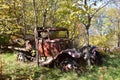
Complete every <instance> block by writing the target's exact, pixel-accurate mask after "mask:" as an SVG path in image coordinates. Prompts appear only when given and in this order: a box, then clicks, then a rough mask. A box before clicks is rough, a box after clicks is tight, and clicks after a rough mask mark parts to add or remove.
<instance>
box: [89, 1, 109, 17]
mask: <svg viewBox="0 0 120 80" xmlns="http://www.w3.org/2000/svg"><path fill="white" fill-rule="evenodd" d="M109 3H110V1H108V2H107V3H106V4H104V5H101V6H100V7H99V8H98V9H97V10H96V11H95V12H94V13H93V14H92V15H91V18H92V17H94V16H95V14H96V13H97V12H98V11H100V10H101V9H102V8H104V7H105V6H107V5H108V4H109Z"/></svg>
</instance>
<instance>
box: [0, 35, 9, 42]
mask: <svg viewBox="0 0 120 80" xmlns="http://www.w3.org/2000/svg"><path fill="white" fill-rule="evenodd" d="M8 43H9V36H8V35H0V44H8Z"/></svg>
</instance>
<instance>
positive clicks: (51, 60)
mask: <svg viewBox="0 0 120 80" xmlns="http://www.w3.org/2000/svg"><path fill="white" fill-rule="evenodd" d="M34 37H35V43H36V61H37V65H38V66H39V65H41V66H47V67H51V68H54V67H57V68H60V69H61V70H64V71H69V70H75V71H82V70H83V69H82V70H81V69H80V67H82V68H85V66H86V65H87V60H88V59H89V60H90V63H91V64H93V65H94V64H101V63H102V56H101V54H100V52H99V51H98V50H97V47H95V46H84V47H82V48H80V49H79V51H77V50H75V49H73V48H72V42H71V40H70V39H69V32H68V29H66V28H58V27H57V28H56V27H38V28H37V29H36V30H35V33H34ZM88 49H89V54H88V52H87V50H88ZM22 53H24V54H26V51H22ZM29 53H30V54H31V52H27V55H29ZM34 57H35V56H34ZM28 58H29V57H28ZM42 58H44V60H41V59H42Z"/></svg>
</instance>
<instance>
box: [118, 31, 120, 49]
mask: <svg viewBox="0 0 120 80" xmlns="http://www.w3.org/2000/svg"><path fill="white" fill-rule="evenodd" d="M118 47H120V32H119V34H118Z"/></svg>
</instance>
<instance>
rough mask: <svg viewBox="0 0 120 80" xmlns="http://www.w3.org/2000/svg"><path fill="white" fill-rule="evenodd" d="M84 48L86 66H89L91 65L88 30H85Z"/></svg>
mask: <svg viewBox="0 0 120 80" xmlns="http://www.w3.org/2000/svg"><path fill="white" fill-rule="evenodd" d="M86 46H87V64H88V66H90V65H91V63H90V52H89V28H86Z"/></svg>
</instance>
